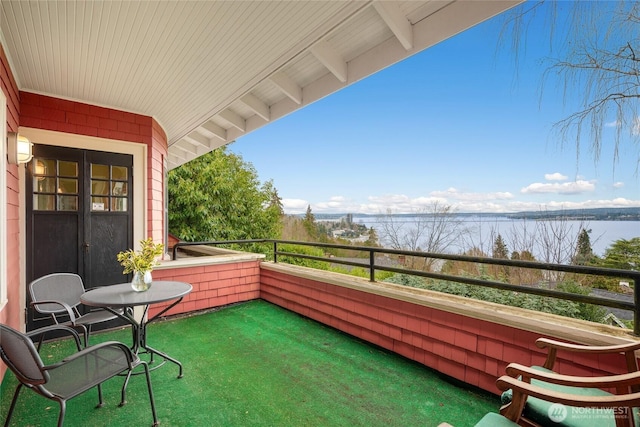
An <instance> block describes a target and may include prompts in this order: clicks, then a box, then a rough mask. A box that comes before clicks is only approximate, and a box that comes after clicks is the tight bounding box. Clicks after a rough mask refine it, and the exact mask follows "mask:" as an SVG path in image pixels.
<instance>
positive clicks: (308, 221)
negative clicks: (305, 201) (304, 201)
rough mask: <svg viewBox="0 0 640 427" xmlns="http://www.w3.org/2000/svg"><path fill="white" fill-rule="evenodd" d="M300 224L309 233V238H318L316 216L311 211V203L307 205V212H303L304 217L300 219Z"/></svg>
mask: <svg viewBox="0 0 640 427" xmlns="http://www.w3.org/2000/svg"><path fill="white" fill-rule="evenodd" d="M302 224H303V225H304V228H305V230H307V233H308V234H309V237H310V238H311V239H317V238H318V227H317V225H316V217H315V216H314V215H313V212H311V205H307V212H306V213H305V214H304V219H303V220H302Z"/></svg>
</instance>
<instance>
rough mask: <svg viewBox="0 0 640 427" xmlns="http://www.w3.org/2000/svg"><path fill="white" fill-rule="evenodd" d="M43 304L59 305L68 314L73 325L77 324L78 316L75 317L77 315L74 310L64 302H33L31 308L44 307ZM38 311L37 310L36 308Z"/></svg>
mask: <svg viewBox="0 0 640 427" xmlns="http://www.w3.org/2000/svg"><path fill="white" fill-rule="evenodd" d="M42 304H57V305H59V306H62V308H64V309H65V311H66V312H67V315H68V316H69V319H70V320H71V323H72V324H73V325H75V324H76V319H77V316H76V315H75V313H74V312H73V308H71V306H70V305H69V304H67V303H65V302H63V301H56V300H43V301H32V302H31V306H32V307H34V308H35V307H36V306H38V305H42ZM36 310H37V308H36Z"/></svg>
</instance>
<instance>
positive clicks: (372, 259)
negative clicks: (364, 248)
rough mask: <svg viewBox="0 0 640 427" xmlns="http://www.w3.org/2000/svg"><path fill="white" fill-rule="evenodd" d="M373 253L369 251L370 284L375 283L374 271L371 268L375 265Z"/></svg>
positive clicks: (371, 250)
mask: <svg viewBox="0 0 640 427" xmlns="http://www.w3.org/2000/svg"><path fill="white" fill-rule="evenodd" d="M375 260H376V257H375V253H374V252H373V249H369V281H370V282H375V281H376V270H375V269H374V268H373V266H374V265H375Z"/></svg>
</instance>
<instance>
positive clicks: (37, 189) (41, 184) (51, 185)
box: [33, 176, 56, 193]
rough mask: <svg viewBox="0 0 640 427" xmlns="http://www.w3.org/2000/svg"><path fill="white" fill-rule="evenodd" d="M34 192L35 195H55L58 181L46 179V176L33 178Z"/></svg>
mask: <svg viewBox="0 0 640 427" xmlns="http://www.w3.org/2000/svg"><path fill="white" fill-rule="evenodd" d="M33 192H34V193H55V192H56V179H55V178H45V177H44V176H37V177H34V178H33Z"/></svg>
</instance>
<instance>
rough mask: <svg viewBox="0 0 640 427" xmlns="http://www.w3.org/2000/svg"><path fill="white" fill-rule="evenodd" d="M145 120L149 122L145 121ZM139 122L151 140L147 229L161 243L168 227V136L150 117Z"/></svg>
mask: <svg viewBox="0 0 640 427" xmlns="http://www.w3.org/2000/svg"><path fill="white" fill-rule="evenodd" d="M143 119H148V120H147V121H144V120H143ZM137 120H138V121H139V122H141V123H138V124H136V126H138V127H139V128H140V129H141V130H144V132H145V133H146V132H148V133H149V135H145V138H148V139H149V150H148V159H147V160H148V169H147V186H148V189H149V194H148V200H149V204H148V208H147V214H148V215H147V218H148V224H147V229H148V230H150V237H152V238H153V240H154V241H156V242H161V241H162V240H163V239H164V229H165V227H166V226H167V225H166V224H165V223H164V220H165V218H164V206H165V200H164V197H165V194H164V163H165V162H164V159H166V157H167V150H168V146H167V135H166V134H165V132H164V130H162V127H160V125H159V124H158V122H156V121H155V120H153V119H151V118H148V117H146V118H140V117H139V118H137Z"/></svg>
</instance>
